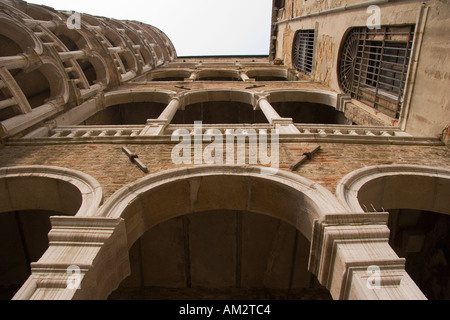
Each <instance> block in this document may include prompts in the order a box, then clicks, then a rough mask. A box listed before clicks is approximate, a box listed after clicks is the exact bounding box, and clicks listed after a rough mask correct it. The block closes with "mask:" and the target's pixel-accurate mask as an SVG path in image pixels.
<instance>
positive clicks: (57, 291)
mask: <svg viewBox="0 0 450 320" xmlns="http://www.w3.org/2000/svg"><path fill="white" fill-rule="evenodd" d="M51 222H52V230H51V231H50V233H49V240H50V247H49V248H48V250H47V251H46V252H45V253H44V255H43V256H42V257H41V259H39V261H38V262H36V263H32V265H31V272H32V274H31V276H30V277H29V279H28V280H27V281H26V283H25V284H24V285H23V286H22V288H21V289H20V290H19V291H18V292H17V294H16V295H15V296H14V298H13V300H87V299H89V300H99V299H106V298H107V297H108V295H109V294H110V293H111V292H112V291H113V290H115V289H116V288H117V287H118V286H119V284H120V282H121V281H122V280H123V279H124V278H125V277H126V276H128V275H129V274H130V266H129V259H128V247H127V242H126V232H125V226H124V222H123V220H121V219H108V218H93V217H84V218H81V217H52V218H51Z"/></svg>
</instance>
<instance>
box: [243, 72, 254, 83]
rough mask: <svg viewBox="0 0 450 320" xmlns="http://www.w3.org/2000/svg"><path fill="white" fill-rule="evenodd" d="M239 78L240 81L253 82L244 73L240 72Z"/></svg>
mask: <svg viewBox="0 0 450 320" xmlns="http://www.w3.org/2000/svg"><path fill="white" fill-rule="evenodd" d="M239 76H240V77H241V80H242V81H244V82H255V79H251V78H250V77H249V76H248V75H247V74H246V73H245V72H241V73H240V74H239Z"/></svg>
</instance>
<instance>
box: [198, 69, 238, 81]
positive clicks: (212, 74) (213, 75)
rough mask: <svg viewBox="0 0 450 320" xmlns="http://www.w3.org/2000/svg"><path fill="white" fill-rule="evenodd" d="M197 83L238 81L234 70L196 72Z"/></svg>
mask: <svg viewBox="0 0 450 320" xmlns="http://www.w3.org/2000/svg"><path fill="white" fill-rule="evenodd" d="M198 80H199V81H239V80H240V77H239V73H238V72H237V71H235V70H202V71H199V72H198Z"/></svg>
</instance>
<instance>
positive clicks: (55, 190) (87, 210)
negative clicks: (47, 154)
mask: <svg viewBox="0 0 450 320" xmlns="http://www.w3.org/2000/svg"><path fill="white" fill-rule="evenodd" d="M102 194H103V192H102V189H101V186H100V184H99V183H98V182H97V181H96V180H95V179H94V178H92V177H91V176H89V175H87V174H85V173H82V172H79V171H76V170H71V169H65V168H59V167H52V166H25V167H8V168H0V212H11V211H20V210H31V209H39V210H50V211H55V212H62V213H64V214H67V215H72V216H80V217H88V216H93V215H94V212H95V211H96V210H97V209H98V207H99V206H100V205H101V203H102V199H103V195H102Z"/></svg>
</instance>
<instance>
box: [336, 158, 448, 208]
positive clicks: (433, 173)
mask: <svg viewBox="0 0 450 320" xmlns="http://www.w3.org/2000/svg"><path fill="white" fill-rule="evenodd" d="M396 177H397V178H410V179H413V180H411V183H407V182H405V181H403V184H402V185H401V186H398V185H397V186H396V187H395V189H396V190H397V195H396V196H395V199H391V198H392V197H391V198H389V189H388V186H387V185H386V181H388V180H387V179H390V180H389V183H391V182H393V181H394V180H392V179H394V178H396ZM376 179H382V181H383V183H384V184H385V185H384V186H383V188H382V189H376V190H375V189H374V190H373V191H372V192H371V193H372V194H374V195H375V194H377V197H378V199H377V202H378V203H374V205H375V206H377V205H383V206H384V208H385V209H396V208H397V207H396V208H389V207H388V206H389V203H393V201H394V202H397V203H399V202H398V201H400V200H401V199H402V197H400V196H399V193H400V192H401V193H402V195H404V196H405V197H409V200H408V205H409V208H411V209H413V208H415V207H416V208H417V209H423V210H430V211H436V212H441V213H447V214H450V213H449V212H448V208H449V207H448V191H445V190H448V187H446V186H447V185H448V182H447V183H446V184H444V183H440V181H444V180H445V181H450V170H449V169H445V168H436V167H428V166H419V165H383V166H372V167H365V168H361V169H359V170H356V171H354V172H352V173H350V174H348V175H347V176H345V177H344V178H343V179H342V180H341V181H340V182H339V184H338V186H337V189H336V194H337V197H338V199H339V200H340V202H341V203H342V204H343V205H344V206H345V207H346V208H347V209H348V210H349V211H351V212H365V211H368V210H370V209H372V208H366V209H364V208H363V207H362V206H361V203H360V200H359V199H358V194H359V192H360V190H361V188H362V187H363V186H364V185H366V184H368V183H370V182H373V181H375V180H376ZM414 179H422V180H421V181H422V182H421V184H420V190H416V189H417V188H416V189H414V190H415V194H420V196H415V195H412V193H411V192H408V191H405V190H406V188H410V187H411V188H412V187H413V182H414ZM425 184H426V185H425ZM373 188H375V186H373ZM445 188H446V189H445ZM425 199H427V203H426V204H425V203H422V202H424V200H425ZM428 200H430V201H428ZM419 206H420V207H419Z"/></svg>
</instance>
